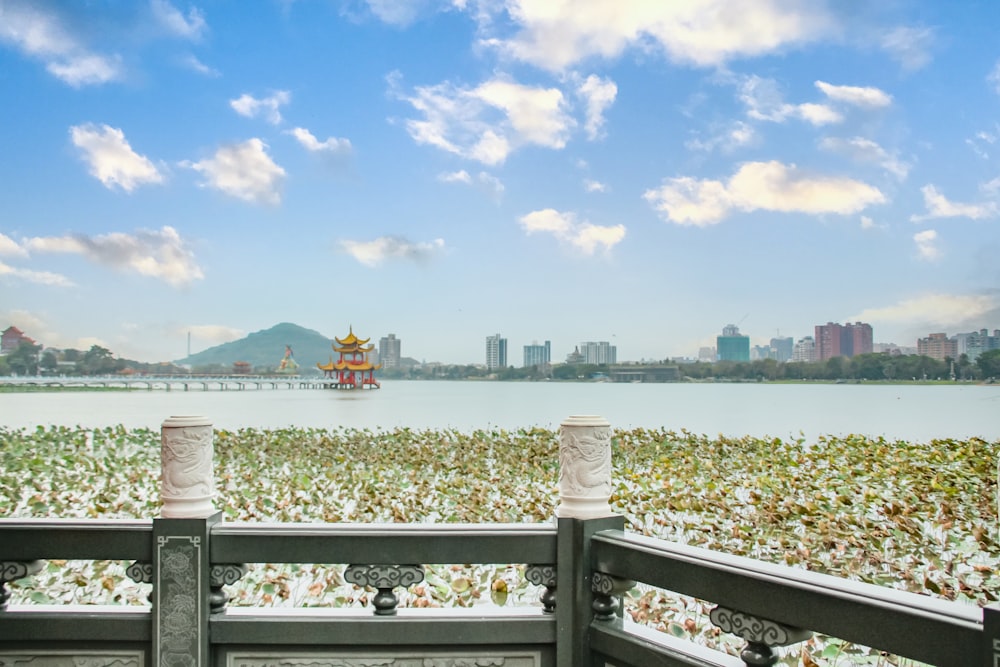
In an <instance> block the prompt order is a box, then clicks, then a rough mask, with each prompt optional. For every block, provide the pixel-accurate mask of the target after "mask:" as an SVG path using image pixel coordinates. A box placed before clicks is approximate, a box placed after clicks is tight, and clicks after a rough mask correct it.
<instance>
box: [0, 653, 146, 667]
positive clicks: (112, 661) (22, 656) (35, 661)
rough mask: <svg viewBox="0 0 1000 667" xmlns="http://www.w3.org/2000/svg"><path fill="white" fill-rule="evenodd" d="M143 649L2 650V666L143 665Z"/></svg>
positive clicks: (0, 655) (116, 666) (88, 666)
mask: <svg viewBox="0 0 1000 667" xmlns="http://www.w3.org/2000/svg"><path fill="white" fill-rule="evenodd" d="M142 664H143V655H142V652H141V651H38V652H36V653H29V652H26V651H0V667H142Z"/></svg>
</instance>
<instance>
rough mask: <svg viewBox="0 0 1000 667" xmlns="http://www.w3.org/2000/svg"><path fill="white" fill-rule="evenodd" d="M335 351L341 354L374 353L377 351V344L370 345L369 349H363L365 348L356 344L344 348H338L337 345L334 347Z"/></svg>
mask: <svg viewBox="0 0 1000 667" xmlns="http://www.w3.org/2000/svg"><path fill="white" fill-rule="evenodd" d="M333 351H334V352H340V353H341V354H350V353H351V352H374V351H375V344H374V343H372V344H371V345H368V346H367V347H363V346H361V345H357V344H355V345H344V346H342V347H337V346H336V345H334V346H333Z"/></svg>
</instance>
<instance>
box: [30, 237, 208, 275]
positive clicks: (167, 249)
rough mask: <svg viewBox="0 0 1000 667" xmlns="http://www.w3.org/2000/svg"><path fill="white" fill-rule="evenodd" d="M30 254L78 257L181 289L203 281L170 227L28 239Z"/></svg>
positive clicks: (189, 252)
mask: <svg viewBox="0 0 1000 667" xmlns="http://www.w3.org/2000/svg"><path fill="white" fill-rule="evenodd" d="M25 246H26V247H27V248H28V249H29V250H31V251H32V252H39V253H68V254H74V255H81V256H83V257H85V258H86V259H88V260H90V261H92V262H94V263H95V264H98V265H100V266H107V267H110V268H113V269H116V270H120V271H128V272H132V273H138V274H139V275H143V276H149V277H150V278H156V279H158V280H162V281H163V282H165V283H167V284H168V285H171V286H173V287H184V286H186V285H190V284H191V283H193V282H194V281H196V280H201V279H202V278H204V277H205V276H204V274H203V273H202V270H201V268H200V267H199V266H198V264H197V262H196V261H195V257H194V253H193V252H192V251H191V249H190V248H189V247H188V244H187V242H186V241H185V240H184V239H182V238H181V236H180V234H178V233H177V230H175V229H174V228H173V227H169V226H164V227H162V228H160V229H159V230H158V231H157V230H145V229H144V230H139V231H137V232H136V233H135V234H125V233H121V232H113V233H111V234H101V235H98V236H86V235H83V234H77V235H73V236H41V237H34V238H30V239H27V240H26V241H25Z"/></svg>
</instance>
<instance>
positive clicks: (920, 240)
mask: <svg viewBox="0 0 1000 667" xmlns="http://www.w3.org/2000/svg"><path fill="white" fill-rule="evenodd" d="M913 242H914V243H916V244H917V253H918V254H919V256H920V259H926V260H928V261H932V260H935V259H937V258H939V257H940V256H941V249H940V248H939V247H938V234H937V232H936V231H934V230H933V229H925V230H924V231H922V232H917V233H916V234H914V235H913Z"/></svg>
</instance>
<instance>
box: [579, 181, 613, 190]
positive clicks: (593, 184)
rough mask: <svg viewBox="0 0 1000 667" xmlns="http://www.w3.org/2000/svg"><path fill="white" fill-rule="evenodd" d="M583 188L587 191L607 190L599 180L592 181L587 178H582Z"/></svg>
mask: <svg viewBox="0 0 1000 667" xmlns="http://www.w3.org/2000/svg"><path fill="white" fill-rule="evenodd" d="M583 188H584V189H585V190H586V191H587V192H607V191H608V186H607V185H605V184H604V183H601V182H600V181H592V180H590V179H589V178H585V179H583Z"/></svg>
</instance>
